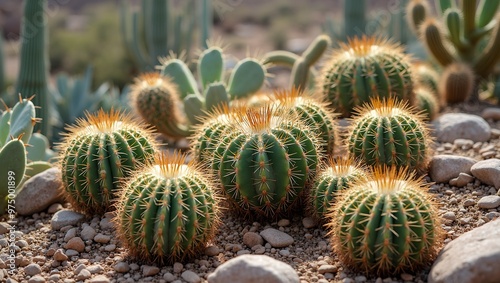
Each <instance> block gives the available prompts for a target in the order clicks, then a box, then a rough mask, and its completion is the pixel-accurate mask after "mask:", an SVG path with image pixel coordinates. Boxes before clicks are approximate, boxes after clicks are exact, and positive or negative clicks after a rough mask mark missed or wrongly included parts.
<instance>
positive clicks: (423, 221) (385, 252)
mask: <svg viewBox="0 0 500 283" xmlns="http://www.w3.org/2000/svg"><path fill="white" fill-rule="evenodd" d="M414 178H415V176H414V175H410V174H407V173H406V172H404V171H402V172H398V171H397V170H396V167H392V168H391V169H386V168H384V169H376V170H375V172H374V174H373V176H372V177H370V178H368V179H367V180H363V181H360V182H356V183H355V184H354V185H353V186H351V188H350V189H349V190H345V191H343V193H342V195H341V196H339V197H338V200H337V203H336V204H335V205H334V207H333V209H332V210H331V212H330V214H329V215H328V217H329V218H330V223H329V224H328V226H329V227H330V228H331V231H330V232H329V235H330V236H331V242H332V246H333V247H334V251H335V253H336V254H337V255H338V256H339V257H340V258H341V260H342V261H343V262H344V263H345V264H346V265H348V266H349V267H351V268H353V269H355V270H360V271H363V272H369V273H375V274H377V275H378V276H388V275H389V276H390V275H394V274H398V273H401V272H415V271H417V270H418V268H421V267H424V266H425V265H427V264H429V263H430V262H431V261H432V260H433V259H434V257H435V255H436V254H437V251H438V250H439V248H440V247H441V243H442V237H441V236H442V235H443V231H442V228H441V226H440V223H439V219H438V215H437V211H436V208H435V207H434V204H433V203H432V201H431V197H430V196H429V195H428V194H427V193H426V192H425V191H424V190H423V189H422V187H423V184H422V183H423V182H422V179H417V180H414Z"/></svg>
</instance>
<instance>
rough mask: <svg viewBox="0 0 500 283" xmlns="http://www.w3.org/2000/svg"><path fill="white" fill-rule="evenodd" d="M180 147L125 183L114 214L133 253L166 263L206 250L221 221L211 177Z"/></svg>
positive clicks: (120, 234) (160, 156) (125, 242)
mask: <svg viewBox="0 0 500 283" xmlns="http://www.w3.org/2000/svg"><path fill="white" fill-rule="evenodd" d="M185 163H186V156H185V155H181V154H179V153H175V154H173V155H167V154H161V155H159V156H158V157H157V158H156V162H155V163H154V164H151V165H149V166H147V167H145V168H143V169H141V170H140V171H138V172H136V173H135V174H134V175H133V176H131V177H130V178H129V179H127V181H126V182H125V183H124V189H123V193H122V195H121V197H120V201H119V202H117V214H116V217H115V219H114V222H115V223H116V226H117V229H118V235H119V236H120V238H121V239H122V240H123V243H124V244H125V245H126V246H127V247H128V248H129V250H130V251H131V253H132V254H134V255H135V256H137V257H140V258H143V259H147V260H151V259H153V260H159V261H165V262H168V263H173V262H176V261H182V260H184V259H187V258H189V257H191V256H194V255H197V254H199V253H200V252H202V251H203V250H204V249H205V247H206V244H207V243H208V242H209V241H210V240H211V239H212V238H213V237H214V234H215V231H216V228H217V226H218V223H219V216H218V214H219V206H218V198H217V196H216V195H215V194H214V190H215V187H214V184H213V181H212V180H211V179H210V177H207V176H206V175H205V174H203V173H202V171H201V170H200V168H199V166H197V165H196V163H193V162H191V163H189V164H185Z"/></svg>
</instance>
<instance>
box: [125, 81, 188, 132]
mask: <svg viewBox="0 0 500 283" xmlns="http://www.w3.org/2000/svg"><path fill="white" fill-rule="evenodd" d="M130 103H131V105H132V108H133V109H134V111H135V112H136V113H138V114H139V115H140V116H141V117H142V118H143V119H144V121H146V122H147V123H149V124H151V125H154V126H155V128H156V129H157V130H158V131H159V132H160V133H162V134H164V135H166V136H168V137H173V138H181V137H185V136H187V135H188V132H189V131H188V129H187V128H186V127H185V125H184V124H185V120H186V117H185V115H183V113H182V112H181V108H182V102H181V100H180V98H179V93H178V91H177V86H176V85H174V84H173V83H172V82H171V81H170V79H168V77H165V76H161V75H160V74H159V73H146V74H143V75H141V76H140V77H139V78H137V79H136V81H135V84H134V85H133V86H132V92H131V96H130Z"/></svg>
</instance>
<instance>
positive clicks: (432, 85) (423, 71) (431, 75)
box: [413, 62, 440, 96]
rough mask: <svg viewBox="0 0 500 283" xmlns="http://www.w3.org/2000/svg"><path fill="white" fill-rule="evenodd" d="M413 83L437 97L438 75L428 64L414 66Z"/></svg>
mask: <svg viewBox="0 0 500 283" xmlns="http://www.w3.org/2000/svg"><path fill="white" fill-rule="evenodd" d="M413 71H414V73H415V82H416V83H417V84H418V85H420V86H424V87H427V88H428V89H429V90H431V91H432V93H434V94H435V95H436V96H438V84H439V77H440V75H439V73H438V72H437V71H436V70H435V69H434V68H433V67H432V66H431V65H429V64H427V63H423V62H417V63H415V64H414V67H413Z"/></svg>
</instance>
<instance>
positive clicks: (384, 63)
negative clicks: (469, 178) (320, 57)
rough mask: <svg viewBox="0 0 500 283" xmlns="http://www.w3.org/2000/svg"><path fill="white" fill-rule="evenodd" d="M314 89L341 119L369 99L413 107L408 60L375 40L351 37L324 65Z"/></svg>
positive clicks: (399, 51)
mask: <svg viewBox="0 0 500 283" xmlns="http://www.w3.org/2000/svg"><path fill="white" fill-rule="evenodd" d="M317 85H318V87H319V88H320V89H321V92H322V93H323V96H324V97H325V98H326V100H327V101H328V102H329V103H331V107H332V108H333V109H335V111H337V112H339V113H340V114H342V116H343V117H350V116H351V115H352V114H353V113H354V108H355V107H356V106H361V105H362V104H363V103H365V102H368V101H369V100H370V98H373V97H378V98H389V97H394V98H397V99H399V100H403V101H409V103H410V104H411V103H413V78H412V72H411V63H410V59H409V57H408V56H407V55H405V54H404V52H403V49H402V48H401V47H400V46H398V45H396V44H393V43H391V42H389V41H386V40H381V39H376V38H368V37H362V38H357V37H355V38H353V39H351V40H350V41H349V44H341V48H340V49H338V50H336V51H335V52H334V53H333V55H332V56H331V58H330V60H329V61H328V62H327V63H325V65H324V67H323V70H322V73H321V76H320V78H319V82H318V84H317Z"/></svg>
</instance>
